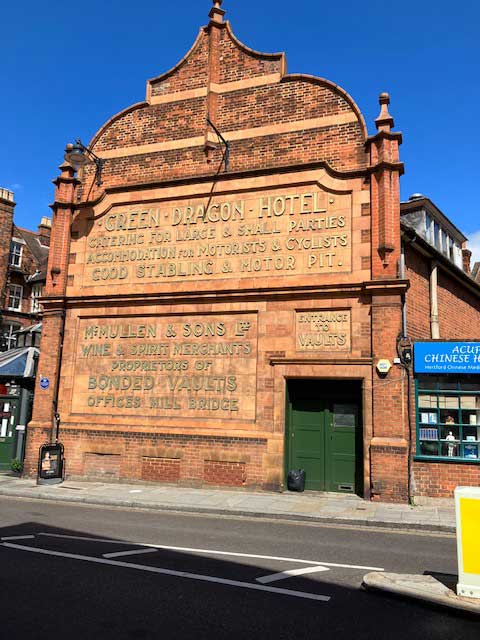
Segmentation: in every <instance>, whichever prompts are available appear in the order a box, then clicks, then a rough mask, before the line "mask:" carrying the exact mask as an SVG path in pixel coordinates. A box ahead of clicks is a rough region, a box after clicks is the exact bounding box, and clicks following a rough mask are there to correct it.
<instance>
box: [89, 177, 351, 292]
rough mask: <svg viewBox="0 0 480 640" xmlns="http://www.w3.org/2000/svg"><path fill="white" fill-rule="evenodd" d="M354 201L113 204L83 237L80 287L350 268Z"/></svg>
mask: <svg viewBox="0 0 480 640" xmlns="http://www.w3.org/2000/svg"><path fill="white" fill-rule="evenodd" d="M351 244H352V199H351V195H350V194H337V193H335V194H333V193H328V192H326V191H323V190H321V189H320V188H318V187H313V186H311V187H310V188H302V189H299V190H298V191H295V192H293V191H288V190H286V189H283V190H278V191H274V192H272V191H265V192H261V193H260V194H258V193H252V194H244V195H243V194H240V195H239V196H238V197H236V198H233V197H228V196H224V199H215V198H214V199H212V201H211V203H210V204H208V198H205V199H202V200H200V199H196V200H191V201H185V200H181V201H171V202H165V203H159V204H158V205H155V206H153V205H152V206H150V207H148V208H139V207H133V206H131V207H128V206H123V207H120V206H117V207H114V208H113V209H111V210H110V211H109V212H108V213H106V214H105V215H103V216H101V217H99V218H97V219H96V220H95V222H94V224H93V228H92V229H91V231H90V233H89V235H88V237H87V238H86V253H85V257H84V261H85V265H84V276H83V285H84V286H102V285H103V286H111V285H112V284H114V285H115V286H117V285H130V286H131V285H132V284H133V285H135V284H136V285H138V284H148V283H165V282H180V281H198V280H218V279H224V278H229V277H233V278H252V277H261V276H262V277H265V276H267V277H268V276H272V275H281V276H285V275H299V274H300V275H320V274H330V273H341V272H350V271H351V269H352V259H351V255H352V246H351Z"/></svg>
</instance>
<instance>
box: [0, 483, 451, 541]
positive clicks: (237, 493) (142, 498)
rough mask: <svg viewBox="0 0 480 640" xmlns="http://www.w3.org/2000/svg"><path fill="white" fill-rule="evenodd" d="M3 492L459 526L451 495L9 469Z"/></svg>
mask: <svg viewBox="0 0 480 640" xmlns="http://www.w3.org/2000/svg"><path fill="white" fill-rule="evenodd" d="M0 495H1V496H11V497H21V498H34V499H42V500H55V501H61V502H74V503H82V504H93V505H104V506H116V507H127V508H128V507H130V508H136V509H139V508H140V509H150V510H158V511H177V512H187V513H203V514H221V515H231V516H248V517H257V518H259V517H261V518H273V519H282V520H296V521H308V522H320V523H335V524H340V525H357V526H366V527H368V526H371V527H382V528H388V529H412V530H420V531H440V532H444V533H454V532H455V505H454V501H453V498H452V499H433V498H417V499H416V500H415V503H416V504H415V506H412V505H408V504H390V503H382V502H369V501H366V500H363V499H362V498H359V497H358V496H355V495H351V494H339V493H319V492H308V491H305V492H303V493H296V492H290V491H287V492H284V493H274V492H260V491H246V490H243V489H241V490H232V489H218V488H189V487H178V486H176V485H166V484H161V485H160V484H139V483H131V484H126V483H123V482H121V483H119V482H116V483H114V482H111V483H109V482H103V481H98V482H95V481H85V480H83V479H82V480H76V479H75V480H70V479H67V480H66V481H65V482H63V483H61V484H56V485H37V484H36V480H35V479H31V478H20V477H18V476H15V475H13V474H11V473H1V474H0Z"/></svg>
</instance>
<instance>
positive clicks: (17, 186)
mask: <svg viewBox="0 0 480 640" xmlns="http://www.w3.org/2000/svg"><path fill="white" fill-rule="evenodd" d="M10 189H11V190H12V191H21V190H22V189H23V184H20V183H19V182H15V184H12V185H10Z"/></svg>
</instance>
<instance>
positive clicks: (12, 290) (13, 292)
mask: <svg viewBox="0 0 480 640" xmlns="http://www.w3.org/2000/svg"><path fill="white" fill-rule="evenodd" d="M22 296H23V287H21V286H20V285H19V284H11V285H10V286H9V294H8V308H9V309H12V311H21V309H22Z"/></svg>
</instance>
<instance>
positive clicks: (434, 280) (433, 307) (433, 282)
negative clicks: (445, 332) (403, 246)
mask: <svg viewBox="0 0 480 640" xmlns="http://www.w3.org/2000/svg"><path fill="white" fill-rule="evenodd" d="M430 332H431V336H432V339H433V340H438V339H439V338H440V327H439V324H438V266H437V263H436V262H435V261H434V260H432V263H431V267H430Z"/></svg>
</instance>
